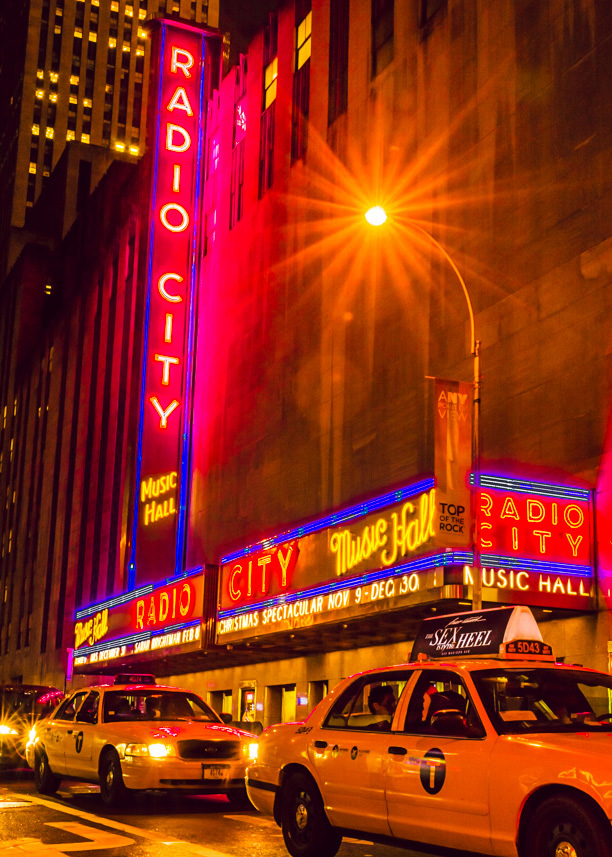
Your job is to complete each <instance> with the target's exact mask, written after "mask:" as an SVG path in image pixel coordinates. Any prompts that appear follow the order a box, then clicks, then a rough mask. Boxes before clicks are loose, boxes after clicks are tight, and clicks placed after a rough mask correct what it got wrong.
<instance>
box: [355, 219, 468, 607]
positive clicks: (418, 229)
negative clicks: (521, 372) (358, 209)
mask: <svg viewBox="0 0 612 857" xmlns="http://www.w3.org/2000/svg"><path fill="white" fill-rule="evenodd" d="M365 219H366V220H367V222H368V223H369V224H370V226H382V225H383V224H384V223H385V222H386V220H387V213H386V211H385V210H384V208H383V207H382V206H381V205H375V206H373V207H372V208H370V209H368V211H367V212H366V214H365ZM410 226H411V228H412V229H414V230H415V231H416V232H418V233H419V234H421V235H423V236H424V237H425V238H426V239H427V241H429V243H430V244H432V245H433V246H434V247H435V248H436V249H437V250H438V252H439V253H440V254H441V255H442V256H443V258H444V259H445V260H446V261H447V262H448V264H449V265H450V267H451V269H452V270H453V272H454V273H455V276H456V277H457V279H458V280H459V283H460V285H461V288H462V290H463V295H464V297H465V301H466V303H467V308H468V315H469V318H470V353H471V354H472V357H473V364H474V379H473V381H472V400H473V409H472V473H473V474H474V490H472V492H471V505H472V509H471V512H472V547H473V552H474V583H473V587H472V609H473V610H480V609H481V608H482V578H481V575H480V571H479V568H478V565H479V557H478V545H477V539H478V520H477V502H476V491H475V489H476V487H477V486H478V483H479V474H480V340H479V339H476V325H475V323H474V308H473V307H472V299H471V298H470V293H469V291H468V287H467V286H466V284H465V280H464V279H463V277H462V276H461V271H460V270H459V268H458V267H457V265H456V264H455V262H454V261H453V259H452V258H451V256H450V255H449V253H448V251H447V250H446V249H445V248H444V247H443V246H442V244H440V242H439V241H438V240H437V239H436V238H434V236H433V235H432V234H431V233H429V232H428V231H427V230H426V229H423V227H422V226H420V225H419V224H418V223H415V222H414V221H410Z"/></svg>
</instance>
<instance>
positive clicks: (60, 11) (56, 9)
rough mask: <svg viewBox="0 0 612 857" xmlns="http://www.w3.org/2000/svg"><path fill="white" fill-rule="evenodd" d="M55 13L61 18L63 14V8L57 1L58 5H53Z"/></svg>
mask: <svg viewBox="0 0 612 857" xmlns="http://www.w3.org/2000/svg"><path fill="white" fill-rule="evenodd" d="M55 14H56V15H57V17H58V18H61V17H62V15H63V14H64V10H63V9H62V7H61V6H60V5H59V3H58V5H57V6H56V7H55Z"/></svg>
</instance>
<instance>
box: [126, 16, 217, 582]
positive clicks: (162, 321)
mask: <svg viewBox="0 0 612 857" xmlns="http://www.w3.org/2000/svg"><path fill="white" fill-rule="evenodd" d="M211 36H212V34H208V33H205V32H204V31H202V30H199V29H197V28H195V27H190V26H186V25H181V24H176V23H174V22H169V21H162V22H160V32H159V61H158V66H157V68H158V73H157V80H156V84H157V89H156V91H157V109H156V116H155V134H154V150H153V153H152V157H153V168H152V180H151V201H150V215H149V245H148V265H147V290H146V293H147V298H146V310H145V327H144V346H143V364H142V380H141V410H140V424H139V441H138V463H137V468H136V496H135V509H134V527H133V538H132V550H131V561H130V575H129V581H128V585H129V586H130V588H131V587H133V586H134V585H141V584H144V583H151V582H154V581H158V580H160V579H163V578H167V577H169V576H171V575H173V574H178V573H180V572H181V571H182V561H183V541H184V532H185V516H186V508H187V488H188V484H189V473H188V465H189V454H188V453H189V440H190V438H189V433H190V422H191V413H190V386H191V368H192V367H191V353H192V348H193V335H194V334H193V331H194V317H193V313H194V304H195V289H196V285H197V275H198V270H197V258H198V254H197V252H196V251H197V243H198V234H199V229H200V208H201V203H200V193H201V162H202V141H203V138H204V122H205V116H206V113H205V103H204V72H205V51H206V48H207V40H208V39H209V38H211ZM212 38H214V36H212Z"/></svg>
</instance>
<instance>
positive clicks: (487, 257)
mask: <svg viewBox="0 0 612 857" xmlns="http://www.w3.org/2000/svg"><path fill="white" fill-rule="evenodd" d="M541 8H542V10H546V11H542V13H541V17H540V18H538V19H537V20H536V21H535V22H534V20H533V18H532V17H531V16H529V15H528V14H527V12H526V11H525V12H524V13H523V12H522V11H521V9H519V8H517V7H516V4H508V5H507V6H506V5H505V4H498V3H495V4H493V3H483V4H482V8H481V9H480V10H479V14H478V15H476V13H475V9H474V8H473V4H468V3H462V2H460V0H457V2H453V0H448V2H442V3H436V4H430V3H426V2H423V3H417V2H414V3H409V4H403V5H401V6H400V4H393V3H392V2H389V3H383V4H371V3H370V2H365V0H352V2H348V1H347V2H345V0H325V2H321V3H313V4H312V6H311V4H310V2H298V3H296V4H287V5H282V6H281V7H280V8H279V9H278V11H277V12H274V13H271V14H270V16H269V19H268V23H267V25H266V26H265V27H264V28H263V29H262V30H261V31H260V32H259V33H258V34H257V35H256V36H255V37H254V39H253V40H252V42H251V43H250V45H249V48H248V51H247V53H246V54H245V55H244V56H241V58H240V61H239V63H238V64H237V65H236V66H235V67H233V68H232V69H231V70H230V71H229V73H228V74H226V75H225V76H224V77H222V76H221V75H220V58H221V39H220V36H219V34H218V33H217V32H216V31H212V30H206V29H202V28H198V27H194V26H190V25H187V24H181V23H177V22H172V21H163V22H161V23H160V24H159V25H158V26H157V27H154V28H153V29H152V36H151V37H152V39H153V56H154V61H153V63H152V69H153V71H152V79H151V81H150V87H149V92H150V93H151V95H150V104H149V117H150V119H149V132H148V137H147V153H146V155H145V156H144V157H143V158H142V159H141V160H140V162H139V163H138V164H129V163H115V164H113V165H112V166H111V168H110V169H109V170H108V172H107V173H106V175H105V177H104V178H103V179H102V180H101V181H100V183H99V185H98V188H97V189H96V191H95V192H94V194H93V195H92V197H91V199H90V201H89V203H88V205H87V207H86V210H84V211H83V213H82V215H81V216H80V217H79V218H78V220H77V222H76V223H75V226H74V227H73V229H72V230H71V232H70V233H69V234H68V236H67V237H66V238H65V239H64V241H63V242H61V243H60V244H59V245H58V246H56V247H53V246H52V247H49V246H45V247H43V246H42V245H40V246H39V245H29V246H28V247H26V249H25V251H24V253H22V255H21V257H20V259H19V260H18V263H17V265H16V266H15V268H14V269H13V271H12V272H11V275H10V276H9V278H8V279H7V281H6V282H5V285H4V288H5V295H6V296H7V300H6V303H7V310H6V312H5V314H4V315H5V316H6V318H10V320H11V321H10V325H9V324H8V322H6V321H5V322H4V327H3V332H2V337H3V340H2V341H3V342H4V343H5V345H4V348H3V361H4V367H5V368H6V369H7V371H6V372H5V373H3V377H4V378H9V377H10V381H6V380H5V381H4V382H3V383H4V385H5V388H4V391H3V395H4V404H3V408H4V411H3V413H4V416H3V420H4V425H3V446H2V449H3V453H2V455H3V459H2V462H3V463H2V473H1V474H0V477H1V478H2V486H1V488H2V490H3V492H5V493H3V495H2V496H6V498H7V505H6V508H5V510H4V518H3V534H4V542H3V557H2V582H3V588H4V593H5V597H4V601H3V604H2V605H1V607H0V610H1V611H2V612H1V616H0V620H1V623H2V631H1V636H0V648H1V652H2V654H1V656H0V663H1V664H2V667H1V668H2V671H3V675H5V676H6V677H7V678H8V677H15V676H22V677H23V678H24V680H26V679H27V680H35V679H36V680H42V679H45V680H47V681H52V682H55V683H57V682H60V681H63V680H64V675H65V674H66V675H68V677H69V681H71V682H72V683H87V682H91V681H94V680H97V677H98V676H99V674H112V673H114V672H118V671H125V670H127V669H133V670H135V671H136V672H155V673H156V674H157V675H159V676H163V677H164V679H165V680H167V681H169V682H172V683H176V684H181V685H183V686H188V687H192V688H194V689H196V690H197V691H198V692H200V693H202V694H203V695H205V696H207V697H208V699H209V700H210V701H211V702H212V703H213V704H214V705H215V706H216V707H217V708H218V709H220V710H221V709H223V710H225V711H229V712H231V713H232V715H233V717H234V719H235V720H249V719H251V720H253V719H255V720H259V721H261V722H262V723H263V724H264V725H266V724H268V723H272V722H276V721H277V720H279V719H293V718H295V717H296V716H300V715H301V714H303V713H306V712H307V711H308V710H309V709H310V708H311V707H312V705H313V704H315V703H316V702H317V701H318V700H319V699H320V698H321V696H322V695H323V694H324V693H326V691H327V689H328V687H329V686H332V685H333V684H334V683H335V682H336V681H337V680H338V679H340V678H341V677H343V676H345V675H348V674H350V673H351V672H354V671H357V670H360V669H364V668H366V667H367V666H369V665H372V666H374V665H377V664H382V663H392V662H398V661H402V660H405V659H406V657H407V656H408V653H409V650H410V645H411V640H412V639H413V637H414V632H415V628H416V626H417V624H418V623H419V622H420V620H421V619H422V618H423V617H424V616H428V615H432V613H436V612H456V611H458V610H464V609H469V608H470V606H471V604H472V599H473V598H474V595H475V584H476V582H477V581H478V580H479V579H480V581H481V585H482V599H483V602H484V604H485V605H489V606H495V605H497V604H515V603H519V604H527V605H529V606H531V607H532V608H533V609H534V611H535V613H536V615H537V616H538V618H539V619H544V620H547V623H546V628H545V631H544V633H545V637H546V639H547V642H550V643H551V644H552V645H553V647H554V649H555V651H556V652H558V654H559V655H560V656H561V657H564V658H566V659H567V660H571V661H578V662H581V663H585V664H588V665H591V666H599V667H601V666H604V667H606V666H607V659H608V650H609V641H610V640H611V639H612V637H611V636H610V629H609V619H608V603H607V602H608V597H609V592H608V585H609V584H608V575H607V569H608V566H609V562H610V559H609V542H610V539H609V524H608V521H609V511H608V502H609V500H608V496H609V488H608V485H609V476H608V468H609V463H608V462H609V455H608V444H609V438H608V437H607V423H608V415H609V406H610V396H609V359H608V355H609V349H610V334H609V329H610V323H609V322H610V301H609V297H608V291H609V289H608V280H609V274H608V271H609V270H610V261H609V254H610V246H611V245H610V243H609V242H610V236H609V234H608V233H607V232H606V228H607V227H606V218H605V216H604V214H605V211H606V210H607V209H606V205H607V203H608V201H609V199H610V198H611V197H610V186H609V183H610V179H609V178H608V174H607V172H606V171H605V170H604V168H603V167H602V166H601V164H602V163H603V161H604V160H605V157H606V153H607V151H608V149H609V147H610V142H611V140H610V134H609V131H608V130H607V128H606V125H605V121H604V119H603V115H602V116H600V115H599V113H598V111H597V110H596V109H593V110H592V111H591V110H587V109H586V107H585V104H586V103H589V104H598V103H600V102H602V103H603V101H605V95H604V93H605V92H607V89H606V84H605V79H604V76H603V71H602V69H604V68H607V66H608V65H609V62H608V61H609V57H608V51H609V48H608V47H607V41H606V39H605V36H606V35H607V34H609V32H610V29H611V27H612V17H611V18H607V17H606V16H605V15H603V13H601V10H600V8H599V6H597V4H590V3H589V2H586V0H585V2H584V3H583V4H582V5H581V6H580V10H578V8H577V7H575V6H574V7H572V10H569V9H567V10H564V11H562V10H560V9H559V4H556V3H552V2H551V3H548V2H546V3H543V4H542V7H541ZM543 44H546V45H547V49H546V51H544V49H543V48H542V49H539V48H538V49H537V50H536V47H537V46H541V45H543ZM579 59H580V60H581V62H578V60H579ZM587 96H588V97H587ZM560 115H563V117H564V122H563V123H560V122H559V121H558V117H559V116H560ZM374 202H377V203H380V204H384V205H385V207H386V208H387V210H388V212H389V219H388V222H387V223H386V224H385V225H384V226H383V227H380V228H379V229H374V228H373V227H371V226H369V225H368V224H367V223H366V221H365V219H364V216H363V215H364V212H365V210H366V209H367V208H369V207H370V205H372V204H373V203H374ZM457 271H459V272H460V274H461V275H462V276H463V277H464V278H465V282H466V283H467V287H468V291H469V296H470V299H471V302H472V305H473V307H474V310H475V330H476V337H477V339H478V340H479V342H480V358H481V364H480V370H479V374H481V375H482V403H481V408H480V411H479V416H480V424H479V426H475V425H474V423H473V414H474V409H473V403H472V394H473V385H472V383H471V380H470V379H471V377H472V372H473V360H472V355H471V354H470V346H471V340H470V324H469V312H468V308H467V305H466V300H465V295H464V293H463V290H462V287H461V283H460V279H459V277H458V275H457ZM49 272H52V274H53V276H54V277H55V280H54V284H57V287H56V285H54V289H53V294H54V298H53V300H54V303H53V304H52V307H51V310H50V311H46V312H45V313H44V314H43V311H42V309H41V306H42V307H44V306H45V305H44V304H41V298H40V294H38V292H37V289H38V287H39V285H40V283H44V282H46V278H48V277H49V276H51V274H50V273H49ZM9 370H10V371H9ZM476 436H478V439H479V440H480V461H479V462H478V461H476V460H475V459H474V458H473V456H472V442H473V440H474V438H475V437H476ZM475 464H479V467H477V468H476V467H475V466H474V465H475ZM474 524H476V528H477V542H476V546H475V547H476V549H474V542H473V531H474Z"/></svg>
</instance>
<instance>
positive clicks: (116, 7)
mask: <svg viewBox="0 0 612 857" xmlns="http://www.w3.org/2000/svg"><path fill="white" fill-rule="evenodd" d="M118 11H119V3H117V0H113V2H112V3H111V12H118Z"/></svg>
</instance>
